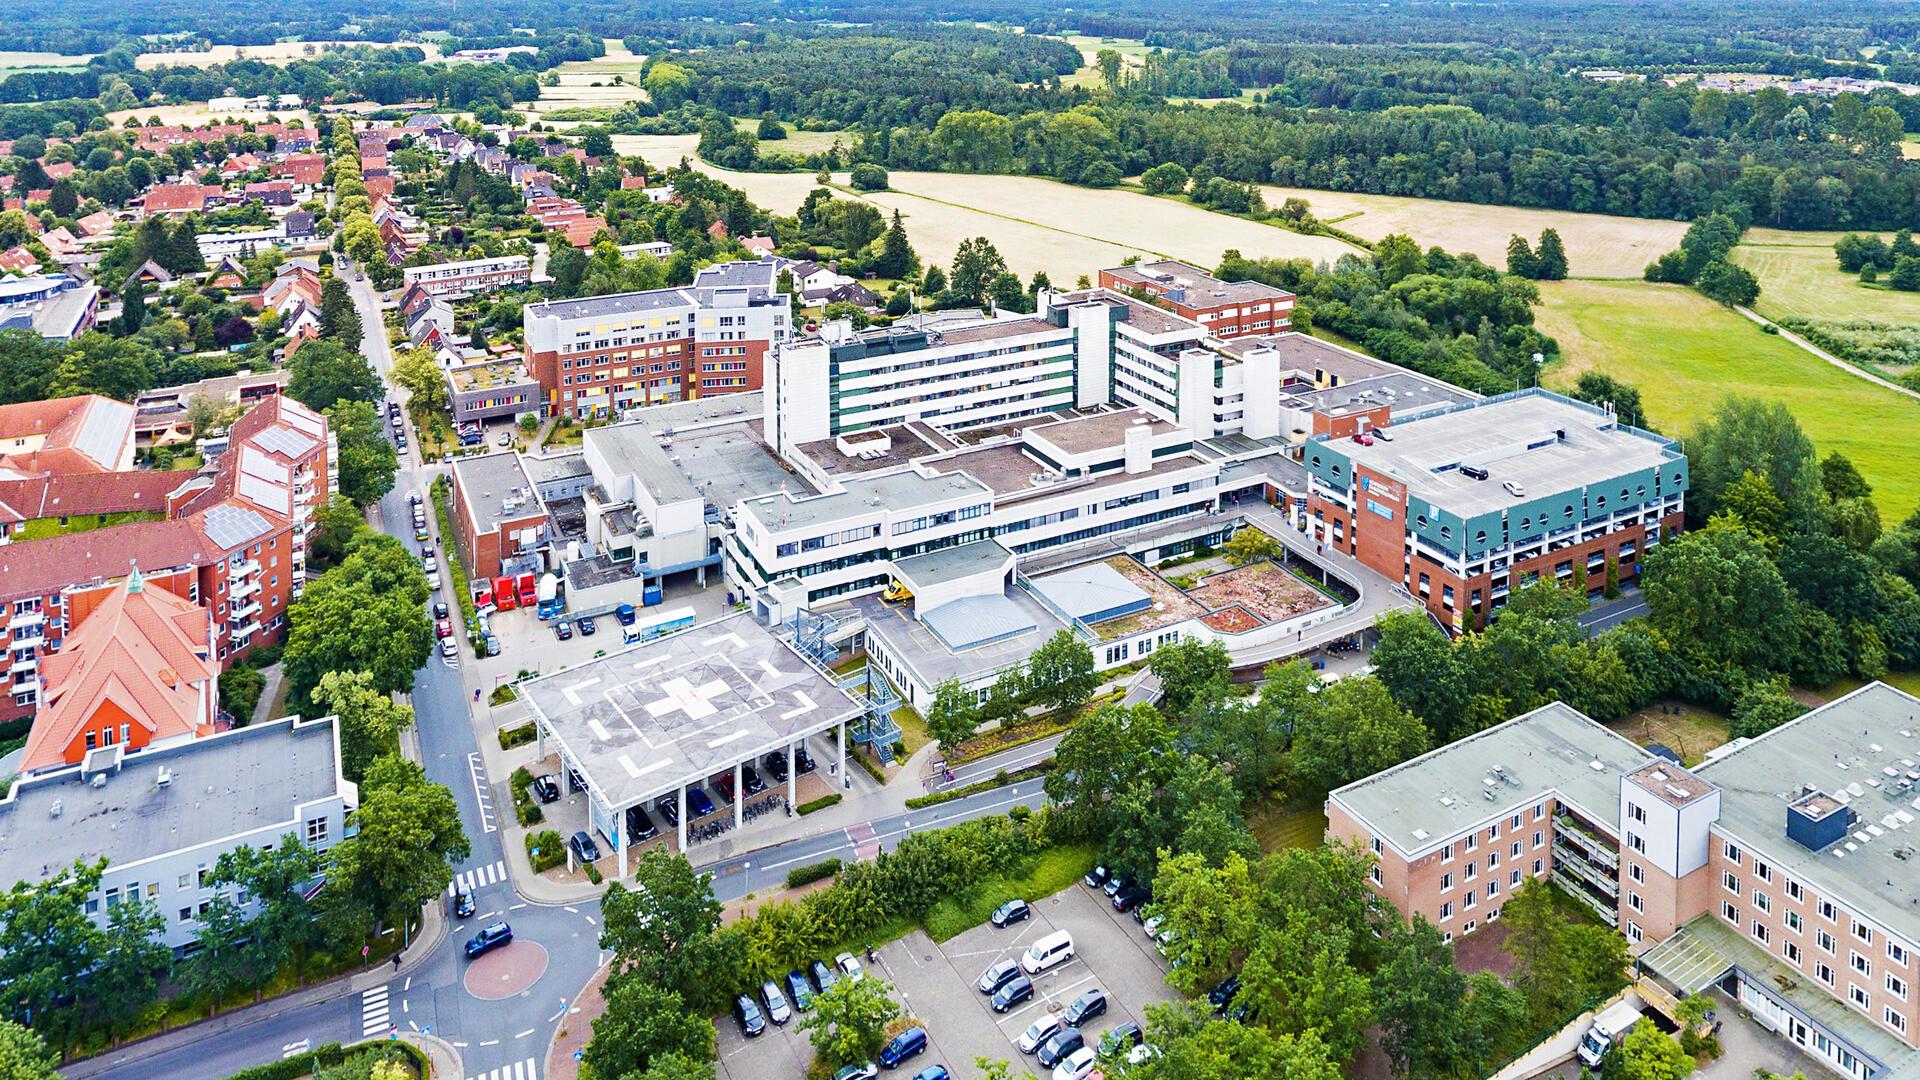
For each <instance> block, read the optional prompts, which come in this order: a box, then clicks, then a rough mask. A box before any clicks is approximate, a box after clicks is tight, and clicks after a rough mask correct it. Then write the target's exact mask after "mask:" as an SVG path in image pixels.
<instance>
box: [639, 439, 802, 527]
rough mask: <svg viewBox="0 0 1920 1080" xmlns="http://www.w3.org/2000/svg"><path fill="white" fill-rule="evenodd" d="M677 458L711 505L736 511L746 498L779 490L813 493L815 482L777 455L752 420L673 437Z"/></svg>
mask: <svg viewBox="0 0 1920 1080" xmlns="http://www.w3.org/2000/svg"><path fill="white" fill-rule="evenodd" d="M673 456H674V457H677V458H679V459H680V468H681V470H682V471H683V472H685V473H686V474H687V476H688V478H690V479H691V480H692V481H693V486H694V487H696V488H698V489H699V491H700V494H701V496H702V497H703V498H705V499H706V500H707V505H708V506H715V507H719V508H720V509H722V510H726V511H731V510H732V509H733V506H734V504H735V503H737V502H739V501H740V500H741V499H750V498H753V497H754V496H756V495H765V494H766V493H768V492H770V491H779V490H780V485H782V484H785V485H786V486H787V488H788V490H790V491H798V492H806V491H812V490H813V487H812V485H810V484H808V483H807V481H806V480H804V479H802V478H801V477H800V476H799V475H797V474H795V473H794V472H792V471H791V470H789V469H788V468H787V467H786V466H784V465H782V464H781V463H780V459H779V458H778V457H776V456H774V453H773V450H772V448H771V447H769V446H768V445H767V444H766V443H765V442H764V441H762V440H761V438H760V435H759V433H758V432H756V431H754V430H753V428H752V427H751V426H750V425H748V424H744V423H742V424H730V425H728V426H726V427H719V428H713V429H711V430H705V431H693V432H684V433H681V434H678V435H675V436H674V437H673Z"/></svg>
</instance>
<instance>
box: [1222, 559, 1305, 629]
mask: <svg viewBox="0 0 1920 1080" xmlns="http://www.w3.org/2000/svg"><path fill="white" fill-rule="evenodd" d="M1187 595H1188V596H1191V597H1192V598H1194V599H1195V600H1198V601H1200V602H1201V603H1202V604H1205V605H1206V606H1208V607H1210V608H1214V609H1216V610H1218V611H1221V612H1226V611H1232V610H1234V609H1241V610H1245V611H1250V612H1252V613H1253V614H1254V615H1256V616H1258V617H1259V618H1260V619H1262V620H1264V621H1266V622H1284V621H1286V620H1288V619H1291V618H1294V617H1296V616H1300V615H1305V614H1306V613H1308V612H1310V611H1318V610H1319V609H1321V608H1324V607H1332V606H1333V600H1332V599H1331V598H1329V597H1328V596H1327V595H1326V594H1325V593H1322V592H1321V591H1320V590H1318V589H1315V588H1314V587H1313V586H1311V585H1309V584H1307V583H1306V582H1304V581H1301V580H1300V579H1299V578H1297V577H1294V576H1293V575H1292V574H1290V573H1288V572H1287V570H1286V568H1285V567H1283V566H1280V565H1279V564H1278V563H1271V562H1266V561H1264V560H1263V561H1261V562H1255V563H1248V564H1247V565H1246V566H1242V567H1240V568H1239V569H1236V570H1228V571H1226V572H1225V573H1220V574H1212V575H1210V576H1208V577H1207V578H1205V579H1204V580H1203V581H1202V582H1201V584H1200V586H1199V587H1198V588H1195V589H1189V590H1187ZM1209 625H1211V624H1209Z"/></svg>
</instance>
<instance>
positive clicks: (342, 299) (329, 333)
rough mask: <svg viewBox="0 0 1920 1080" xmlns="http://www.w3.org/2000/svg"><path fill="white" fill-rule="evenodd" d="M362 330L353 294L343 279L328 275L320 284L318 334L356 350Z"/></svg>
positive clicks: (358, 346) (343, 346)
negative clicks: (324, 281)
mask: <svg viewBox="0 0 1920 1080" xmlns="http://www.w3.org/2000/svg"><path fill="white" fill-rule="evenodd" d="M362 333H363V330H362V327H361V325H360V312H359V310H358V309H357V308H355V307H354V306H353V294H351V293H349V292H348V291H347V283H346V281H345V280H343V279H341V278H337V277H330V278H328V279H327V280H326V283H325V284H323V285H321V286H320V336H321V337H323V338H327V339H329V340H332V341H335V342H337V343H339V344H340V346H341V347H342V348H347V349H354V350H358V349H359V348H360V339H361V336H362Z"/></svg>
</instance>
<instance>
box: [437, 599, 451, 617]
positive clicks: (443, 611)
mask: <svg viewBox="0 0 1920 1080" xmlns="http://www.w3.org/2000/svg"><path fill="white" fill-rule="evenodd" d="M447 615H448V611H447V602H446V601H445V600H435V601H434V602H433V617H434V618H436V619H444V618H446V617H447Z"/></svg>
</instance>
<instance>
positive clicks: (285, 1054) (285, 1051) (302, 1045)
mask: <svg viewBox="0 0 1920 1080" xmlns="http://www.w3.org/2000/svg"><path fill="white" fill-rule="evenodd" d="M312 1045H313V1040H312V1039H301V1040H300V1041H299V1042H296V1043H288V1044H287V1045H285V1046H283V1047H281V1048H280V1056H281V1057H282V1058H290V1057H293V1056H294V1055H296V1054H304V1053H306V1052H307V1048H308V1047H310V1046H312Z"/></svg>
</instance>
